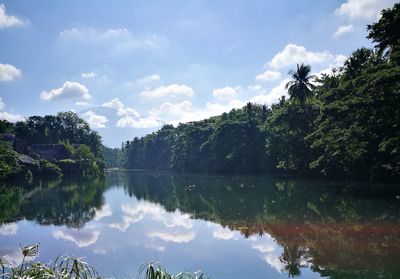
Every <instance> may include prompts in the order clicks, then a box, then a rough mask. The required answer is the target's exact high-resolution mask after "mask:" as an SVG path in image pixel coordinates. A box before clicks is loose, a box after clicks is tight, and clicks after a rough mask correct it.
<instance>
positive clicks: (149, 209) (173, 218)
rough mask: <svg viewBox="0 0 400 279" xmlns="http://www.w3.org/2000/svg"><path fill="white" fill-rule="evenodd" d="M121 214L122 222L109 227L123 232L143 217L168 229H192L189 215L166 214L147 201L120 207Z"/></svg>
mask: <svg viewBox="0 0 400 279" xmlns="http://www.w3.org/2000/svg"><path fill="white" fill-rule="evenodd" d="M121 210H122V212H123V217H122V222H119V223H113V224H110V225H109V226H110V227H111V228H115V229H118V230H120V231H122V232H125V231H126V230H127V229H128V228H129V226H130V225H131V224H134V223H136V222H139V221H141V220H142V219H143V218H144V217H145V216H148V217H150V218H151V219H152V220H154V221H157V222H160V223H162V224H163V225H164V226H166V227H168V228H174V227H183V228H186V229H190V228H192V227H193V220H192V219H190V215H189V214H182V213H181V212H180V211H178V210H176V211H174V212H167V211H166V210H165V209H164V208H163V207H162V206H161V205H159V204H154V203H151V202H147V201H138V202H136V203H135V204H134V205H130V204H123V205H121Z"/></svg>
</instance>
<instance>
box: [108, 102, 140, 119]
mask: <svg viewBox="0 0 400 279" xmlns="http://www.w3.org/2000/svg"><path fill="white" fill-rule="evenodd" d="M101 106H102V107H105V108H112V109H115V110H116V111H117V115H118V116H126V117H128V116H135V117H139V113H138V112H137V111H136V110H135V109H133V108H130V107H127V106H125V105H124V104H123V103H122V102H121V101H120V100H119V99H118V98H115V99H112V100H111V101H109V102H107V103H103V104H102V105H101Z"/></svg>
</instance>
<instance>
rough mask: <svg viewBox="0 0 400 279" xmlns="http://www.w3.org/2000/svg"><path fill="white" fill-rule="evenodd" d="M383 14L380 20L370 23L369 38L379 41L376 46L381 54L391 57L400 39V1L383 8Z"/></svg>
mask: <svg viewBox="0 0 400 279" xmlns="http://www.w3.org/2000/svg"><path fill="white" fill-rule="evenodd" d="M381 15H382V16H381V18H380V19H379V21H378V22H375V23H373V24H371V25H368V27H367V30H368V32H369V34H368V36H367V38H368V39H372V41H373V42H374V43H377V45H376V46H375V48H376V49H377V50H378V53H379V54H380V55H384V56H389V57H390V56H391V54H392V53H393V51H394V49H395V48H398V45H399V41H400V16H399V15H400V3H396V4H394V6H393V7H392V8H391V9H386V10H382V11H381ZM397 51H398V49H397Z"/></svg>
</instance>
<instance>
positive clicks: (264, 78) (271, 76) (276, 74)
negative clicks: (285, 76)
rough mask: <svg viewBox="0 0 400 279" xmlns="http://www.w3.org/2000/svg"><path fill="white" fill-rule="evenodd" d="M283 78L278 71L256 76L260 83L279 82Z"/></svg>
mask: <svg viewBox="0 0 400 279" xmlns="http://www.w3.org/2000/svg"><path fill="white" fill-rule="evenodd" d="M281 76H282V74H281V73H280V72H278V71H265V72H264V73H262V74H259V75H258V76H256V80H258V81H273V80H277V79H279V78H280V77H281Z"/></svg>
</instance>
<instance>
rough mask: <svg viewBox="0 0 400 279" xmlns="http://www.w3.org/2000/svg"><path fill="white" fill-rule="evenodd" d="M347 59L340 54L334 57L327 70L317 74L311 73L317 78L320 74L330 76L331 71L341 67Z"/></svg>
mask: <svg viewBox="0 0 400 279" xmlns="http://www.w3.org/2000/svg"><path fill="white" fill-rule="evenodd" d="M347 58H348V57H347V56H346V55H341V54H340V55H337V56H336V57H335V60H333V61H332V63H330V64H329V66H328V67H327V68H325V69H322V70H321V71H319V72H317V73H313V75H316V76H317V77H321V75H322V74H327V75H331V74H333V72H332V70H333V69H339V68H340V67H342V66H343V64H344V62H345V61H346V60H347Z"/></svg>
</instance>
